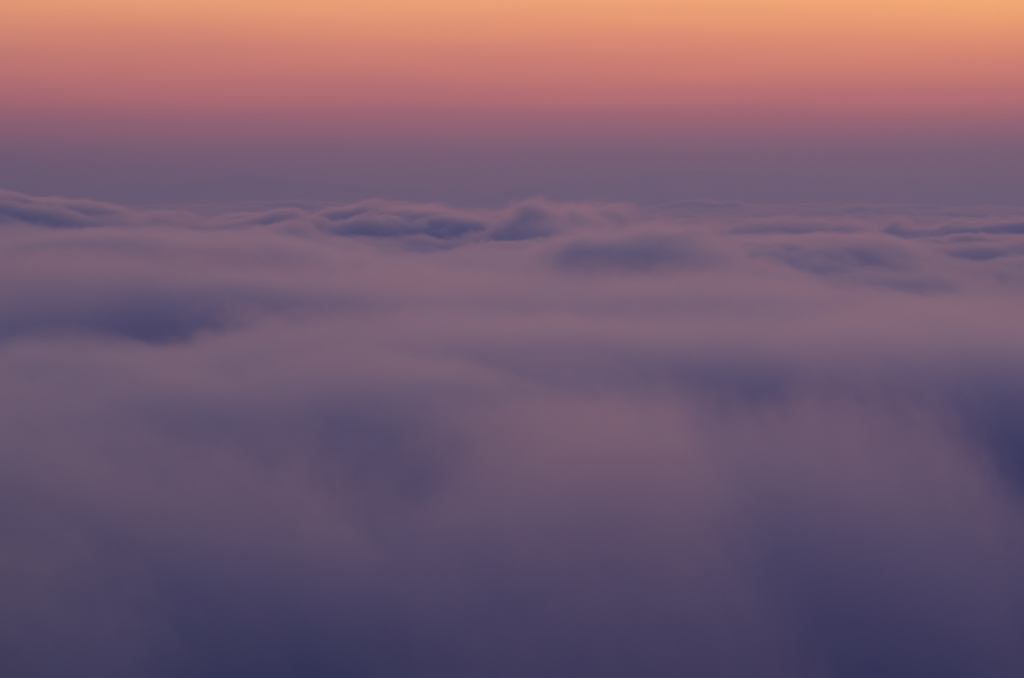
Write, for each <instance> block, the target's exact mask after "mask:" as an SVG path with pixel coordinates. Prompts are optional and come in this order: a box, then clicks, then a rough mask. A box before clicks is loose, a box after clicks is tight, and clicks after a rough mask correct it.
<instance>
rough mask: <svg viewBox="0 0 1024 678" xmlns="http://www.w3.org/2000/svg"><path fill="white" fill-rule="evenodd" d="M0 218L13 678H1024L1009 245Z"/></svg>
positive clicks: (673, 231) (296, 219)
mask: <svg viewBox="0 0 1024 678" xmlns="http://www.w3.org/2000/svg"><path fill="white" fill-rule="evenodd" d="M0 214H2V215H4V217H3V221H2V223H0V283H2V284H0V402H2V405H3V409H4V412H5V422H6V423H5V426H4V428H3V431H2V432H0V447H2V449H3V450H4V454H3V456H2V458H0V502H2V503H3V508H4V510H3V511H0V556H2V558H0V593H2V594H3V598H4V600H5V604H4V606H3V610H2V611H0V666H2V667H3V668H4V670H5V671H6V672H8V673H10V674H11V675H35V676H44V677H47V678H49V677H51V676H52V677H54V678H56V677H57V676H66V675H71V674H74V675H79V676H86V677H89V676H97V677H98V676H103V677H104V678H107V677H122V676H123V677H126V678H127V677H131V678H135V677H143V676H144V677H147V678H149V677H155V678H163V677H165V676H166V677H168V678H170V677H171V676H180V675H189V676H201V677H207V676H208V677H210V678H214V677H219V676H225V675H246V676H268V677H269V676H288V675H291V676H298V677H302V678H306V677H311V678H313V677H318V676H338V675H354V676H364V675H365V676H372V675H402V676H416V677H421V676H422V677H424V678H433V677H435V676H438V677H439V676H446V677H451V676H467V677H468V676H480V675H488V676H490V675H493V676H523V675H532V676H551V677H554V676H565V675H588V676H596V677H601V676H608V677H609V678H611V677H612V676H623V675H637V676H651V677H658V676H666V677H667V676H680V675H696V676H708V677H716V678H717V677H721V678H733V677H736V676H750V675H757V676H779V677H780V678H781V677H783V676H786V677H790V676H799V677H801V678H803V677H806V678H861V677H864V678H867V677H869V676H870V677H871V678H876V677H879V676H881V677H886V678H888V677H891V678H897V677H899V678H907V677H918V676H920V677H921V678H924V677H928V678H933V677H935V676H949V677H950V678H952V677H954V676H955V677H959V676H965V675H970V676H984V677H992V678H1003V677H1006V678H1011V677H1015V676H1018V675H1020V674H1021V671H1022V670H1024V651H1022V649H1021V645H1020V637H1021V633H1022V631H1024V628H1022V622H1021V615H1020V611H1021V609H1024V608H1022V607H1021V606H1022V604H1024V577H1022V576H1021V572H1024V567H1022V566H1024V541H1022V538H1024V514H1022V501H1024V447H1022V441H1024V424H1022V423H1021V422H1020V417H1019V412H1020V411H1021V410H1022V408H1024V387H1022V386H1021V384H1024V356H1022V355H1021V351H1020V346H1021V345H1022V342H1024V320H1022V316H1021V314H1020V312H1019V308H1020V299H1021V295H1022V293H1024V287H1022V286H1024V233H1022V231H1021V229H1019V228H1018V227H1017V226H1016V225H1017V224H1019V223H1020V222H1021V221H1022V220H1024V214H1016V213H1013V212H1012V211H1011V210H996V209H991V210H982V209H976V210H974V211H972V212H965V211H952V210H949V209H938V208H925V207H917V208H915V207H904V208H889V207H879V206H863V205H861V206H847V205H835V206H827V205H826V206H823V205H795V206H785V207H783V206H758V205H706V206H702V205H696V204H690V205H676V206H667V207H664V208H661V209H646V208H639V207H635V206H631V205H625V204H597V203H556V202H551V201H545V200H539V199H538V200H530V201H525V202H521V203H516V204H512V205H510V206H508V207H506V208H502V209H486V210H485V209H463V208H456V207H451V206H446V205H440V204H410V203H398V202H387V201H366V202H361V203H356V204H352V205H337V206H324V205H322V204H304V203H290V204H287V205H281V206H278V207H273V208H260V209H253V210H252V211H237V212H233V213H228V214H219V215H214V216H204V215H200V214H197V213H192V212H188V211H184V210H175V211H168V210H142V209H128V208H124V207H120V206H116V205H109V204H103V203H96V202H91V201H81V200H65V199H62V198H36V197H30V196H25V195H20V194H15V193H10V192H4V193H0Z"/></svg>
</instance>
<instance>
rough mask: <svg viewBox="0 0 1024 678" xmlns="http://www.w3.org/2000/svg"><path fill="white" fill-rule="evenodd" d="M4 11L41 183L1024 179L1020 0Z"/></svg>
mask: <svg viewBox="0 0 1024 678" xmlns="http://www.w3.org/2000/svg"><path fill="white" fill-rule="evenodd" d="M3 14H4V21H3V28H0V37H2V40H0V88H2V90H3V91H4V93H5V96H4V100H3V102H2V103H0V122H2V123H3V124H2V125H0V148H2V150H3V151H4V153H3V157H4V158H5V160H4V161H3V163H2V165H0V182H2V183H3V184H4V185H6V186H7V187H8V188H11V189H15V190H22V191H26V192H29V193H50V194H53V193H57V194H74V195H75V196H76V197H93V198H106V199H112V200H116V201H120V202H131V203H134V204H153V203H161V202H163V203H173V202H216V201H219V202H233V201H238V200H244V199H246V198H247V197H248V196H249V195H251V194H261V195H266V194H267V193H268V192H271V193H273V194H274V197H275V198H283V199H287V198H291V197H303V198H323V199H331V200H339V199H343V200H355V199H361V198H365V197H367V196H368V195H369V196H371V197H384V198H392V199H413V200H445V201H451V202H456V203H459V204H489V205H491V206H500V205H501V204H503V203H504V202H507V200H508V199H509V198H510V197H511V198H527V197H533V196H535V195H547V196H548V197H554V198H564V199H591V198H603V199H616V200H629V201H635V202H643V203H647V204H658V203H661V202H670V201H672V200H674V199H680V198H685V199H730V200H735V199H739V200H752V201H782V202H791V201H794V200H816V201H828V200H859V201H869V202H939V201H945V202H947V203H964V202H970V203H979V202H984V203H998V204H1018V203H1019V202H1020V198H1019V191H1018V190H1017V188H1016V187H1017V186H1018V184H1019V182H1020V180H1021V178H1022V176H1024V174H1022V173H1024V163H1022V160H1021V158H1022V155H1024V138H1022V133H1021V130H1020V124H1019V120H1020V119H1021V116H1022V115H1024V88H1022V86H1021V83H1022V82H1024V72H1022V69H1024V66H1021V64H1024V47H1021V41H1020V40H1019V32H1020V27H1021V25H1022V21H1024V9H1022V7H1021V5H1020V3H1019V2H1014V1H1012V0H977V1H975V2H970V3H968V2H966V1H964V0H945V1H940V2H924V1H923V0H887V1H883V0H861V1H858V2H854V1H852V0H831V1H829V2H821V1H810V0H638V1H636V2H629V3H626V2H622V1H621V0H595V1H591V2H580V1H577V0H550V1H547V2H539V1H536V0H524V1H521V2H508V1H505V0H498V1H496V2H488V3H479V2H469V1H468V0H439V1H437V2H429V3H428V2H420V1H418V0H377V1H374V2H369V1H364V0H351V1H347V2H341V1H329V0H295V1H293V2H282V1H280V0H257V1H255V2H233V1H228V0H218V1H215V2H198V0H183V1H178V2H168V1H165V0H155V1H154V2H146V3H136V2H127V1H125V0H32V1H31V2H30V1H29V0H10V1H9V2H6V3H5V6H4V9H3ZM87 168H88V169H87ZM297 193H303V195H301V196H300V195H296V194H297Z"/></svg>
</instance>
